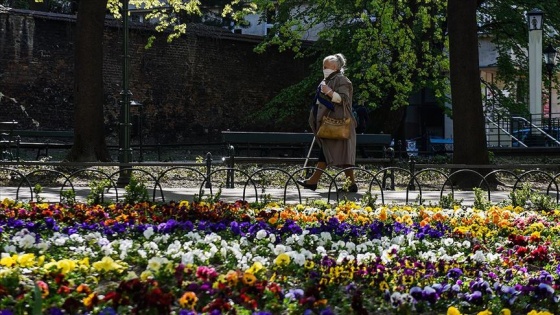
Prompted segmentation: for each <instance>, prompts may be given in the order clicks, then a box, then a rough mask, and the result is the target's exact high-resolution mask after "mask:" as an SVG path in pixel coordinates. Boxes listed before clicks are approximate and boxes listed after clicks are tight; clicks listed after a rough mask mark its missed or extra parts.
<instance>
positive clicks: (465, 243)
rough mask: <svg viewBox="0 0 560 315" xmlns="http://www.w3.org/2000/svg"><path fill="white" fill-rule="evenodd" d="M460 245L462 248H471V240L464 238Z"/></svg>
mask: <svg viewBox="0 0 560 315" xmlns="http://www.w3.org/2000/svg"><path fill="white" fill-rule="evenodd" d="M461 246H462V247H463V248H466V249H469V248H471V242H469V241H467V240H465V241H463V243H461Z"/></svg>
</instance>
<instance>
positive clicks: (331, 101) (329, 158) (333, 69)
mask: <svg viewBox="0 0 560 315" xmlns="http://www.w3.org/2000/svg"><path fill="white" fill-rule="evenodd" d="M345 66H346V58H345V57H344V56H343V55H342V54H335V55H330V56H327V57H325V59H323V75H324V79H323V81H321V83H320V84H319V86H318V87H317V93H316V96H315V99H316V102H315V103H314V105H313V107H312V109H311V112H310V114H309V125H310V126H311V129H312V130H313V133H314V134H315V137H316V141H317V142H318V143H319V146H320V147H321V150H320V154H319V160H318V162H317V165H316V167H317V169H316V170H315V172H313V174H312V175H311V177H309V178H308V179H306V180H303V181H298V184H299V185H301V186H303V187H304V188H307V189H311V190H315V189H317V183H318V182H319V179H320V178H321V175H322V174H323V170H325V169H326V168H327V167H328V166H336V167H340V168H344V169H346V168H348V167H352V166H354V165H355V162H356V130H355V128H356V125H357V123H356V120H355V119H354V116H353V115H352V93H353V90H352V82H350V80H349V79H348V78H347V77H346V76H345V75H344V67H345ZM326 115H329V117H331V118H338V119H340V118H343V117H345V118H351V122H352V123H351V128H350V137H349V138H348V139H322V138H320V137H317V131H318V129H319V127H320V125H321V121H322V118H323V116H326ZM344 174H345V175H346V178H347V181H349V183H350V185H349V186H348V187H347V189H346V191H349V192H357V191H358V186H357V185H356V182H355V179H354V171H353V170H352V169H346V170H345V171H344Z"/></svg>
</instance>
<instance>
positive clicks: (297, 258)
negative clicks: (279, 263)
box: [289, 252, 306, 266]
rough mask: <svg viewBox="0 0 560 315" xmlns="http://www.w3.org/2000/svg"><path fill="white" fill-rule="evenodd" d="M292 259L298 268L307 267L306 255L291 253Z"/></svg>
mask: <svg viewBox="0 0 560 315" xmlns="http://www.w3.org/2000/svg"><path fill="white" fill-rule="evenodd" d="M289 255H290V257H291V258H292V262H293V263H294V264H296V265H298V266H303V265H305V260H306V259H305V257H306V255H305V254H302V253H298V252H289Z"/></svg>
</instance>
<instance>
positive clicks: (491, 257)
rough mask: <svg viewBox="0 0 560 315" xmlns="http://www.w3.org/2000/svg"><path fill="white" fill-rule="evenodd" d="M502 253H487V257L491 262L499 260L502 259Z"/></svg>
mask: <svg viewBox="0 0 560 315" xmlns="http://www.w3.org/2000/svg"><path fill="white" fill-rule="evenodd" d="M500 258H501V256H500V254H499V253H487V254H486V259H488V261H489V262H498V261H500Z"/></svg>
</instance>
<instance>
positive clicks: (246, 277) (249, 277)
mask: <svg viewBox="0 0 560 315" xmlns="http://www.w3.org/2000/svg"><path fill="white" fill-rule="evenodd" d="M241 280H242V281H243V283H244V284H246V285H249V286H252V285H254V284H255V282H257V277H255V275H253V274H252V273H248V272H246V273H245V274H243V278H242V279H241Z"/></svg>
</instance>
